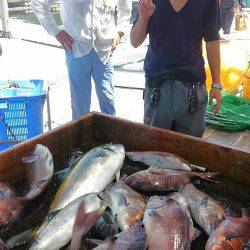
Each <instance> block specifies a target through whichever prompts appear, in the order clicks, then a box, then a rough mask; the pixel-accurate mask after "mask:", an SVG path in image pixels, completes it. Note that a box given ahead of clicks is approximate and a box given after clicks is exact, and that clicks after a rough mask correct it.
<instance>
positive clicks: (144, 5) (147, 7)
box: [139, 0, 155, 19]
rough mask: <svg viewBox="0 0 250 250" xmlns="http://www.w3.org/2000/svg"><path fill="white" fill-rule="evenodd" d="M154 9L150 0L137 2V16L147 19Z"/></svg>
mask: <svg viewBox="0 0 250 250" xmlns="http://www.w3.org/2000/svg"><path fill="white" fill-rule="evenodd" d="M154 11H155V4H154V3H153V2H152V0H141V1H140V3H139V17H140V18H142V19H148V18H149V17H151V16H152V15H153V13H154Z"/></svg>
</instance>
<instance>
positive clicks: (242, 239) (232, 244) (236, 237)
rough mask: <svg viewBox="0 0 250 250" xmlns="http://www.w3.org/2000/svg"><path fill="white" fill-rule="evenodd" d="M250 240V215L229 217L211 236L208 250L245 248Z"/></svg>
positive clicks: (239, 249)
mask: <svg viewBox="0 0 250 250" xmlns="http://www.w3.org/2000/svg"><path fill="white" fill-rule="evenodd" d="M249 241H250V217H249V216H248V215H247V214H246V213H245V212H244V211H243V213H242V218H235V217H227V218H226V219H225V220H224V221H223V222H222V223H221V224H220V225H219V226H218V228H217V229H216V230H215V231H214V232H213V233H212V234H211V236H210V237H209V239H208V241H207V244H206V250H227V249H228V250H243V249H244V248H246V249H247V247H248V246H247V245H248V244H249Z"/></svg>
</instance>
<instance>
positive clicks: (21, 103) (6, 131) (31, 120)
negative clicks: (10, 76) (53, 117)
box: [0, 80, 46, 150]
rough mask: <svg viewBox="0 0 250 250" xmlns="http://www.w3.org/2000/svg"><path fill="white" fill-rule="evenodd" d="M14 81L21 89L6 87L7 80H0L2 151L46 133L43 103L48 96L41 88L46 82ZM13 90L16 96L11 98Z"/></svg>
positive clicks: (0, 146)
mask: <svg viewBox="0 0 250 250" xmlns="http://www.w3.org/2000/svg"><path fill="white" fill-rule="evenodd" d="M13 82H16V83H17V84H19V88H16V89H15V88H11V89H8V88H3V86H5V85H6V82H3V81H0V150H3V149H6V148H9V147H11V146H13V145H14V144H16V143H18V142H19V141H25V140H27V139H29V138H31V137H33V136H36V135H38V134H40V133H42V132H43V105H44V102H45V99H46V94H45V92H44V91H42V85H43V81H42V80H30V81H12V83H13ZM25 83H26V84H25ZM33 83H34V85H33V86H34V87H32V84H33ZM10 91H12V94H13V95H14V97H13V96H12V97H10V95H11V94H10ZM3 96H4V97H3ZM1 118H2V119H1Z"/></svg>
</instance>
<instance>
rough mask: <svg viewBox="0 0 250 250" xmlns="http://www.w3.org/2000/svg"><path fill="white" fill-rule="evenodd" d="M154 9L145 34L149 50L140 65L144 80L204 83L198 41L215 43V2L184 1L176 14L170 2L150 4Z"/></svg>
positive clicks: (217, 12) (160, 0)
mask: <svg viewBox="0 0 250 250" xmlns="http://www.w3.org/2000/svg"><path fill="white" fill-rule="evenodd" d="M153 2H154V4H155V5H156V10H155V12H154V14H153V15H152V16H151V17H150V19H149V22H148V26H147V32H148V34H149V47H148V51H147V55H146V58H145V62H144V70H145V74H146V77H147V78H154V77H159V76H163V77H165V78H168V79H169V80H179V81H188V82H199V81H204V80H205V79H206V73H205V68H204V59H203V57H202V39H203V38H204V40H205V41H206V42H209V41H214V40H218V39H219V38H220V36H219V30H220V27H221V23H220V10H219V3H218V2H219V1H218V0H188V2H187V3H186V5H185V6H184V7H183V8H182V9H181V10H180V11H179V12H176V11H175V10H174V9H173V7H172V5H171V2H170V0H153Z"/></svg>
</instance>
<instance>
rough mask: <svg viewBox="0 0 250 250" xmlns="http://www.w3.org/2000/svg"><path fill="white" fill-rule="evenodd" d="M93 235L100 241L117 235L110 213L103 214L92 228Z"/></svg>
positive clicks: (113, 219) (117, 231) (115, 225)
mask: <svg viewBox="0 0 250 250" xmlns="http://www.w3.org/2000/svg"><path fill="white" fill-rule="evenodd" d="M94 233H95V235H98V236H99V237H100V238H101V239H106V238H107V237H109V236H113V235H116V234H118V233H119V229H118V225H117V223H116V222H115V218H114V216H113V215H112V214H111V213H108V212H104V213H103V214H102V215H101V216H100V218H99V219H98V221H97V223H96V224H95V226H94Z"/></svg>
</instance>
